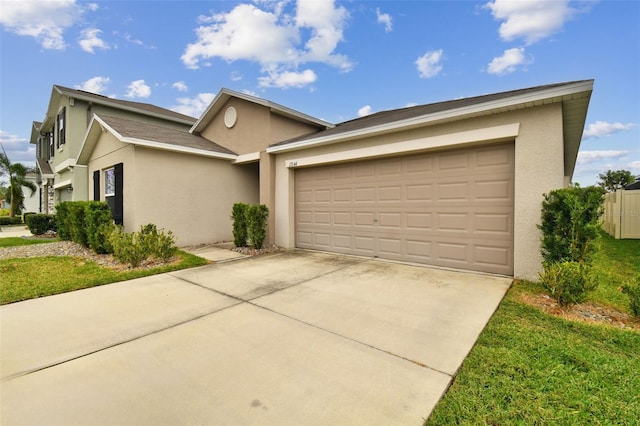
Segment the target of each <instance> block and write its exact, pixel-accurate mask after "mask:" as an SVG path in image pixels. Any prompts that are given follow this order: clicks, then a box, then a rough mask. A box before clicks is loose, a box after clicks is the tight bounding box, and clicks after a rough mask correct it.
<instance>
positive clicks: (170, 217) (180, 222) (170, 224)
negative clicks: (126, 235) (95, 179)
mask: <svg viewBox="0 0 640 426" xmlns="http://www.w3.org/2000/svg"><path fill="white" fill-rule="evenodd" d="M117 163H123V173H124V189H123V213H124V227H125V231H127V232H132V231H137V230H139V228H140V226H141V225H146V224H147V223H154V224H156V225H157V226H158V228H164V229H165V230H167V231H168V230H171V231H172V232H173V233H174V235H175V237H176V242H177V244H178V245H179V246H187V245H196V244H204V243H212V242H218V241H230V240H232V239H233V235H232V232H231V229H232V228H231V219H230V215H231V208H232V206H233V203H235V202H238V201H242V202H246V203H257V202H258V201H259V183H258V179H259V178H258V168H257V165H256V164H247V165H233V164H231V162H230V161H229V160H220V159H215V158H208V157H200V156H196V155H189V154H180V153H175V152H169V151H162V150H156V149H150V148H143V147H137V146H134V145H131V144H125V143H122V142H120V141H118V140H117V139H116V138H114V137H113V136H112V135H111V134H110V133H102V134H101V136H100V139H99V140H98V143H97V145H96V147H95V149H94V151H93V153H92V155H91V158H90V160H89V167H88V174H89V181H90V183H89V193H90V199H93V183H92V180H91V179H92V176H93V172H94V171H95V170H100V171H101V172H102V171H104V169H106V168H109V167H112V166H113V165H115V164H117ZM100 184H101V199H102V200H104V192H103V190H104V175H102V174H101V183H100Z"/></svg>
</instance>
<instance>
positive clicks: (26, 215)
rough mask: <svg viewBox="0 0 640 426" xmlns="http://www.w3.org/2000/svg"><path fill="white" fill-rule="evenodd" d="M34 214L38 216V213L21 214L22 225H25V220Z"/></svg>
mask: <svg viewBox="0 0 640 426" xmlns="http://www.w3.org/2000/svg"><path fill="white" fill-rule="evenodd" d="M34 214H38V213H36V212H26V213H23V214H22V223H24V224H26V223H27V218H28V217H29V216H31V215H34Z"/></svg>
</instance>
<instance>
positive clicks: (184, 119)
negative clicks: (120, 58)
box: [30, 85, 196, 213]
mask: <svg viewBox="0 0 640 426" xmlns="http://www.w3.org/2000/svg"><path fill="white" fill-rule="evenodd" d="M95 113H104V114H110V115H112V116H116V117H135V118H136V119H137V120H139V121H142V122H145V123H154V124H162V125H164V126H166V127H171V128H176V129H184V130H188V129H189V128H190V127H191V126H192V125H193V123H194V122H195V121H196V119H195V118H193V117H188V116H186V115H183V114H179V113H177V112H174V111H170V110H167V109H164V108H160V107H157V106H155V105H150V104H145V103H141V102H132V101H124V100H119V99H112V98H108V97H106V96H102V95H98V94H95V93H90V92H86V91H83V90H76V89H70V88H67V87H63V86H58V85H54V86H53V88H52V90H51V97H50V100H49V104H48V107H47V112H46V115H45V118H44V120H42V122H39V121H34V122H33V124H32V128H31V137H30V142H31V143H32V144H35V145H36V165H37V167H38V172H39V177H38V186H39V193H40V202H39V204H40V208H39V211H41V212H43V213H51V212H53V209H54V206H55V204H58V203H59V202H61V201H78V200H88V199H89V198H88V197H89V191H88V187H87V185H88V182H89V180H88V176H87V170H86V167H83V166H81V165H79V164H77V158H78V153H79V152H80V147H81V146H82V142H83V140H84V137H85V133H86V131H87V127H88V125H89V122H90V121H91V118H92V116H93V114H95Z"/></svg>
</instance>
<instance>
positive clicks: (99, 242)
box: [84, 201, 115, 254]
mask: <svg viewBox="0 0 640 426" xmlns="http://www.w3.org/2000/svg"><path fill="white" fill-rule="evenodd" d="M84 216H85V217H84V222H85V225H86V228H85V229H86V234H87V244H88V246H89V248H90V249H91V250H93V251H94V252H96V253H97V254H104V253H111V252H112V247H111V244H110V242H109V235H110V234H111V232H112V231H113V229H114V227H115V225H114V223H113V216H112V214H111V209H109V206H108V205H107V203H104V202H100V201H89V202H87V203H85V206H84Z"/></svg>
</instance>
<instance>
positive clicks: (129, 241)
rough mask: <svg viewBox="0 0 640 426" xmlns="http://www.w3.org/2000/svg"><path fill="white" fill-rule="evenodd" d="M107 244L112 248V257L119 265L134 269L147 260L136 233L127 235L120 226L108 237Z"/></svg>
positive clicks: (138, 234) (138, 235)
mask: <svg viewBox="0 0 640 426" xmlns="http://www.w3.org/2000/svg"><path fill="white" fill-rule="evenodd" d="M109 243H110V244H111V247H112V248H113V257H115V258H116V259H118V261H120V262H121V263H128V264H130V265H131V266H133V267H134V268H135V267H136V266H138V265H140V263H141V262H142V261H143V260H145V259H146V258H147V253H145V248H144V244H143V243H142V241H140V233H138V232H131V233H127V232H124V230H123V229H122V227H121V226H118V227H115V228H114V229H113V231H112V232H111V234H110V236H109Z"/></svg>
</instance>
